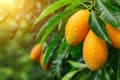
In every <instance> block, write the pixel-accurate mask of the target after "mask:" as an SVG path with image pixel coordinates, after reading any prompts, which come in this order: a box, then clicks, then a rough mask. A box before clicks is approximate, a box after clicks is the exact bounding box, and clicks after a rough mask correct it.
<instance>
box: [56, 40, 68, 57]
mask: <svg viewBox="0 0 120 80" xmlns="http://www.w3.org/2000/svg"><path fill="white" fill-rule="evenodd" d="M67 46H68V45H67V43H66V40H65V38H63V40H62V42H61V44H60V47H59V49H58V55H60V54H61V53H62V51H63V49H64V48H67Z"/></svg>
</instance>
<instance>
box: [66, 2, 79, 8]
mask: <svg viewBox="0 0 120 80" xmlns="http://www.w3.org/2000/svg"><path fill="white" fill-rule="evenodd" d="M78 5H80V4H79V3H78V2H73V3H72V4H71V5H70V6H68V7H67V8H65V10H72V9H74V8H76V7H77V6H78Z"/></svg>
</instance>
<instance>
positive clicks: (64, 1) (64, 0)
mask: <svg viewBox="0 0 120 80" xmlns="http://www.w3.org/2000/svg"><path fill="white" fill-rule="evenodd" d="M82 1H84V0H59V1H56V2H54V3H53V4H51V5H50V6H48V7H47V8H46V9H45V10H44V11H43V12H42V13H41V14H40V15H39V17H38V18H37V20H36V21H35V23H34V25H35V24H36V23H38V22H39V21H40V20H42V19H43V18H45V17H46V16H47V15H49V14H50V13H52V12H54V11H55V10H57V9H59V8H61V7H63V6H65V5H68V4H71V3H73V2H77V3H81V2H82Z"/></svg>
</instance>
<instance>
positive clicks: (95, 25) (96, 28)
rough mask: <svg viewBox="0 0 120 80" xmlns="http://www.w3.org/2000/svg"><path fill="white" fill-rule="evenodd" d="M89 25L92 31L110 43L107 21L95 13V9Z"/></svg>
mask: <svg viewBox="0 0 120 80" xmlns="http://www.w3.org/2000/svg"><path fill="white" fill-rule="evenodd" d="M89 25H90V27H91V29H92V31H93V32H94V33H95V34H96V35H97V36H98V37H100V38H101V39H103V40H105V41H107V42H109V43H110V40H109V38H108V34H107V30H106V27H105V23H104V22H103V21H102V20H101V19H100V18H99V17H98V16H97V15H96V14H95V12H94V11H91V14H90V17H89Z"/></svg>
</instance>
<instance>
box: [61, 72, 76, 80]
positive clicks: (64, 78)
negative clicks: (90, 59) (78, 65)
mask: <svg viewBox="0 0 120 80" xmlns="http://www.w3.org/2000/svg"><path fill="white" fill-rule="evenodd" d="M77 72H78V70H74V71H70V72H69V73H67V74H66V75H65V76H64V77H63V78H62V79H61V80H70V79H71V78H72V77H73V76H74V75H75V74H76V73H77Z"/></svg>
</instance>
